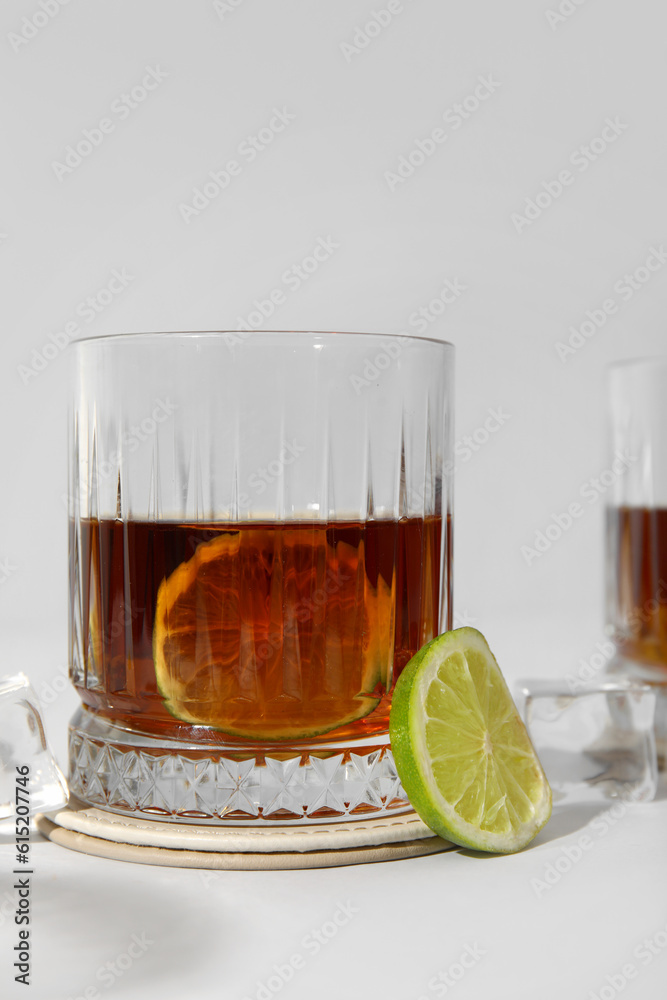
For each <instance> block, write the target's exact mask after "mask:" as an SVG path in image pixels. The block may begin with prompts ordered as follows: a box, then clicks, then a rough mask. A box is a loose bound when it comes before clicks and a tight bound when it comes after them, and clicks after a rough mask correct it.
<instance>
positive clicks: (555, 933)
mask: <svg viewBox="0 0 667 1000" xmlns="http://www.w3.org/2000/svg"><path fill="white" fill-rule="evenodd" d="M486 631H487V633H488V637H489V640H490V642H491V645H492V648H493V649H494V651H495V652H496V654H497V656H498V659H499V661H500V663H501V666H503V669H504V670H505V673H506V676H507V677H508V680H509V681H510V683H512V682H513V681H515V680H516V679H518V678H519V677H520V676H527V675H532V676H548V675H551V676H558V675H559V674H560V675H563V674H565V673H566V672H567V671H568V670H570V669H572V668H573V667H574V665H575V664H576V660H577V658H578V657H579V656H583V655H586V654H588V655H590V651H592V650H593V649H594V646H595V642H596V641H597V640H598V639H599V636H598V635H596V634H595V632H594V631H592V630H591V631H589V630H587V629H586V628H585V627H583V626H582V627H581V628H580V629H578V630H576V632H573V631H572V630H570V631H568V633H567V635H564V631H563V629H562V628H561V627H560V625H559V623H555V622H554V623H551V625H550V626H549V625H548V624H546V625H545V624H544V623H534V624H533V626H532V627H530V628H528V629H525V628H524V629H523V630H522V632H521V634H520V636H519V635H518V634H517V630H516V629H515V628H512V627H510V625H509V624H508V623H506V622H505V623H499V624H498V625H497V626H496V627H495V628H489V629H487V630H486ZM26 647H28V648H29V656H27V658H26ZM19 649H20V650H21V651H22V655H23V660H22V664H21V665H22V666H23V669H24V670H25V671H26V672H27V673H28V674H29V675H30V676H31V679H32V680H33V683H34V684H35V686H36V687H37V688H38V689H39V687H40V682H39V679H40V678H53V677H54V676H57V673H58V663H57V661H56V660H54V658H53V656H52V654H51V653H50V652H49V649H48V643H47V640H46V639H42V640H40V639H38V638H33V639H32V640H30V642H26V641H25V639H23V640H19V639H18V638H16V639H11V638H8V637H6V636H5V637H3V643H2V652H3V657H4V662H5V665H6V664H7V657H10V658H13V657H14V656H15V654H16V653H17V651H18V650H19ZM545 651H546V652H545ZM46 664H48V666H47V665H46ZM75 706H76V697H75V695H74V694H73V692H71V691H69V690H67V691H63V692H61V693H59V694H58V697H57V698H56V699H55V701H54V702H52V704H51V705H49V706H47V707H46V709H45V714H46V719H47V726H48V729H49V733H50V736H51V740H52V744H53V746H54V748H55V750H56V753H57V756H58V757H59V759H60V760H61V761H62V760H63V759H64V748H65V726H66V721H67V718H68V717H69V716H70V715H71V713H72V711H73V709H74V707H75ZM608 808H609V806H606V807H605V806H603V807H602V808H601V807H600V806H599V805H592V806H579V807H569V808H565V807H563V808H562V809H560V810H555V812H554V816H553V818H552V820H551V821H550V823H549V824H548V826H547V828H546V829H545V830H544V831H543V832H542V833H541V834H540V835H539V837H538V838H537V840H536V841H535V842H534V844H533V845H532V846H531V847H530V848H528V849H527V850H526V851H524V852H523V853H521V854H519V855H514V856H509V857H492V856H482V855H470V854H466V853H464V852H458V851H457V852H449V853H446V854H442V855H436V856H432V857H426V858H419V859H414V860H410V861H398V862H392V863H388V864H378V865H357V866H351V867H346V868H334V869H321V870H309V871H292V872H280V871H276V872H261V873H260V872H217V873H213V872H205V871H191V870H182V869H176V868H159V867H152V866H148V865H135V864H123V863H120V862H115V861H105V860H103V859H99V858H95V857H89V856H86V855H82V854H76V853H74V852H71V851H68V850H66V849H64V848H61V847H58V846H56V845H54V844H52V843H50V842H48V841H46V840H44V839H43V838H41V837H37V838H36V839H35V842H34V843H33V845H32V855H31V860H32V867H33V869H34V875H33V876H32V915H33V922H32V924H31V930H32V935H31V947H32V951H33V960H32V985H31V986H30V988H29V990H26V989H25V987H24V986H22V985H20V984H15V983H14V981H13V972H12V969H11V963H12V961H13V960H14V959H13V957H12V948H13V946H14V944H16V943H17V936H16V932H17V930H18V928H17V927H16V926H15V924H14V922H13V909H12V904H15V895H14V891H13V890H12V888H11V887H12V878H13V877H12V874H11V872H12V869H13V868H14V854H15V850H14V847H13V838H12V837H11V836H9V835H0V900H1V902H0V984H1V985H0V996H1V997H2V998H3V1000H4V998H7V1000H11V998H14V997H30V998H32V1000H67V998H70V997H71V998H76V997H84V996H86V995H87V996H88V997H91V996H95V997H101V998H106V997H109V998H119V1000H120V998H127V1000H130V998H132V1000H134V998H146V1000H152V998H155V1000H158V998H159V1000H172V998H174V1000H175V998H182V997H197V998H202V1000H209V998H210V1000H214V998H216V1000H217V998H223V1000H227V998H230V1000H232V998H238V1000H243V998H253V1000H254V998H256V997H258V995H259V998H260V1000H262V998H263V1000H267V998H268V997H273V996H280V997H284V998H286V1000H301V998H303V1000H338V998H346V1000H362V998H364V1000H365V998H369V997H381V998H382V1000H419V998H421V997H424V998H427V1000H433V998H436V997H442V996H447V997H449V996H454V997H456V998H457V1000H465V998H482V997H483V998H487V997H488V998H492V1000H505V998H508V1000H509V998H512V1000H522V998H526V1000H528V998H530V1000H533V998H535V1000H538V998H539V1000H552V998H553V1000H561V998H568V1000H569V998H575V997H582V998H586V1000H591V998H592V997H593V996H596V997H599V998H600V1000H611V998H612V997H614V996H617V995H619V994H622V995H623V997H624V998H628V1000H632V998H641V1000H663V998H664V997H665V996H666V995H667V795H666V794H665V790H664V788H663V789H661V792H660V795H659V798H658V800H657V801H655V802H653V803H648V804H641V805H632V806H629V807H626V808H625V810H623V809H622V808H621V807H620V806H618V805H617V806H616V807H615V811H617V812H622V813H623V814H622V815H620V816H619V817H618V818H617V819H614V817H613V816H610V815H608V814H607V816H606V818H605V810H606V809H608ZM582 836H587V837H588V838H589V840H586V841H585V843H586V844H587V845H588V846H587V849H586V850H584V851H581V857H580V858H578V859H577V860H574V861H572V860H570V861H568V852H569V856H570V859H572V858H576V856H577V851H576V848H577V845H578V843H580V839H581V838H582ZM549 866H554V867H553V868H550V867H549ZM558 868H560V869H561V870H562V873H561V874H560V875H559V877H558V880H556V877H555V875H554V872H555V871H557V869H558ZM547 871H550V872H551V875H550V878H551V880H552V882H553V884H552V885H551V886H550V887H549V888H548V889H544V888H541V886H540V883H545V881H546V880H545V874H546V872H547ZM534 880H539V881H534ZM7 893H8V894H9V895H7ZM341 905H342V906H344V907H345V908H347V912H348V914H349V916H348V917H347V919H346V922H343V921H344V919H345V918H344V917H343V913H344V912H345V910H341V909H339V908H340V907H341ZM337 914H338V918H339V921H340V923H341V925H342V926H339V927H338V929H337V931H336V933H335V934H334V935H333V936H331V937H330V938H329V939H327V938H326V937H324V938H322V940H323V941H325V943H324V944H323V945H320V946H319V949H318V950H317V952H316V946H315V944H314V943H313V941H314V937H313V932H314V931H319V930H320V928H323V927H324V928H325V933H326V930H328V931H329V932H330V933H331V928H332V927H333V926H335V925H334V924H333V923H332V921H333V918H334V917H335V916H336V915H337ZM133 935H136V937H137V938H139V939H140V940H143V941H144V942H145V946H144V949H143V950H142V951H140V949H139V948H138V947H135V948H133V951H134V952H135V954H137V955H138V956H139V957H136V958H134V959H133V960H132V962H131V964H129V967H128V968H126V969H125V971H123V970H122V968H121V967H122V966H127V965H128V960H126V959H125V958H124V957H123V956H124V955H126V954H127V951H128V947H129V946H130V944H131V943H132V938H133ZM644 941H649V942H652V947H653V950H654V951H655V954H653V953H652V951H651V946H650V945H649V946H647V945H644V944H643V942H644ZM464 953H465V954H466V955H467V956H468V957H467V958H466V963H467V964H468V966H469V968H467V969H464V967H463V965H461V964H460V961H459V960H460V958H461V956H462V955H463V954H464ZM294 955H300V956H301V959H302V962H301V963H300V964H301V965H302V967H301V968H298V969H297V971H296V972H294V974H293V976H292V977H291V978H290V980H289V982H287V983H286V984H285V985H283V986H282V987H281V988H280V989H279V990H278V989H277V985H278V981H277V980H275V979H274V980H273V981H272V987H273V989H272V990H271V992H267V991H266V988H265V989H264V991H262V990H261V989H260V984H266V983H267V981H268V980H269V979H270V977H272V976H275V975H276V970H275V968H274V966H278V967H283V966H285V964H286V963H289V961H290V959H291V957H292V956H294ZM473 956H476V957H474V958H473ZM119 957H120V967H119V966H115V969H116V970H117V972H120V973H122V974H121V975H120V976H115V975H114V972H113V970H112V968H109V965H108V964H107V963H111V965H112V967H113V966H114V963H115V962H116V961H117V960H118V959H119ZM296 964H299V962H298V961H297V963H296ZM628 964H630V965H631V967H632V968H631V969H628V968H627V966H628ZM624 966H625V967H626V969H625V974H624V972H623V967H624ZM450 970H451V971H450ZM440 972H442V973H444V974H445V975H446V976H448V982H449V985H447V980H443V981H440V982H437V981H436V980H434V978H433V977H437V976H438V974H439V973H440ZM461 972H462V976H461V978H459V979H458V980H457V979H456V977H457V976H459V975H460V974H461ZM627 973H629V975H627ZM429 981H431V983H430V985H429ZM93 988H95V989H96V990H97V992H96V993H94V992H92V990H93ZM87 989H88V991H89V992H88V994H86V992H85V991H86V990H87Z"/></svg>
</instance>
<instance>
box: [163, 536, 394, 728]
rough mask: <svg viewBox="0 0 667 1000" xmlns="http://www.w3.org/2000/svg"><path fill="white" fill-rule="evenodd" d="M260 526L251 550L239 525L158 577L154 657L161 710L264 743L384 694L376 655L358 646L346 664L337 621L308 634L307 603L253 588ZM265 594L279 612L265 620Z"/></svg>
mask: <svg viewBox="0 0 667 1000" xmlns="http://www.w3.org/2000/svg"><path fill="white" fill-rule="evenodd" d="M253 530H255V529H253ZM259 531H260V529H256V530H255V534H254V537H253V539H252V540H251V541H249V542H248V543H247V544H248V549H249V551H250V550H252V551H251V554H250V556H248V553H247V552H246V553H245V555H244V552H243V551H242V545H243V543H244V541H245V539H244V540H243V541H242V538H241V535H242V532H239V531H238V530H232V531H229V532H223V533H222V534H220V535H218V536H217V537H216V538H214V539H212V540H211V541H208V542H204V543H202V544H200V545H199V546H198V547H197V549H196V550H195V553H194V555H193V556H192V557H191V558H190V559H189V560H187V561H186V562H183V563H181V564H180V565H179V566H177V568H176V569H175V570H174V571H173V573H171V574H170V575H169V576H168V577H166V578H165V579H164V580H163V581H162V583H161V584H160V587H159V590H158V594H157V601H156V609H155V619H154V625H153V661H154V664H155V676H156V680H157V686H158V690H159V692H160V694H161V695H162V698H163V701H164V705H165V707H166V709H167V711H168V712H169V713H170V714H171V715H173V716H174V717H175V718H177V719H180V720H181V721H182V722H187V723H190V724H191V725H200V726H208V727H210V728H212V729H217V730H220V731H221V732H224V733H228V734H229V735H233V736H240V737H243V738H247V739H261V740H264V741H269V740H288V739H289V740H302V739H307V738H309V737H313V736H318V735H321V734H322V733H326V732H330V731H331V730H332V729H338V728H339V727H342V726H346V725H348V724H349V723H350V722H354V721H355V720H357V719H361V718H363V717H364V716H367V715H369V714H370V712H372V711H373V709H374V708H375V707H376V706H377V705H378V703H379V701H380V698H381V696H382V693H383V692H382V690H381V689H380V688H381V685H379V684H378V679H379V676H380V668H379V665H378V661H377V657H376V656H375V655H372V654H371V655H369V653H368V651H367V650H362V649H361V648H360V649H359V650H358V656H357V658H356V663H350V662H349V658H346V657H345V656H344V655H342V652H343V651H344V648H345V647H344V646H343V645H342V640H341V636H340V629H342V628H344V627H345V623H344V622H342V623H340V624H339V623H336V622H333V623H329V629H328V632H327V630H326V627H325V626H326V622H325V623H324V625H321V626H318V628H320V631H319V632H318V633H317V635H316V636H315V639H313V633H314V632H315V631H316V629H315V627H314V626H313V623H312V620H308V616H309V615H311V616H312V614H314V612H313V611H312V607H311V608H310V609H309V607H308V605H307V602H305V601H302V602H301V604H299V602H298V601H296V602H292V600H291V598H287V597H286V591H285V590H284V589H283V590H282V591H278V592H277V594H275V595H269V597H267V596H266V595H265V594H264V593H262V594H260V593H259V588H260V583H261V581H259V580H254V578H252V570H251V569H249V568H248V567H249V566H250V565H251V564H252V559H253V558H254V560H255V565H256V562H257V548H256V546H257V544H258V537H259ZM250 534H252V532H250ZM253 546H254V548H253ZM242 566H245V570H243V569H241V567H242ZM243 572H245V573H246V575H247V578H243V577H242V576H240V574H242V573H243ZM248 574H249V575H248ZM242 589H243V590H244V593H246V592H247V594H250V599H251V600H252V601H256V608H257V615H256V617H255V618H254V619H245V618H244V617H243V616H242V614H241V611H240V604H241V602H240V598H239V595H240V591H241V590H242ZM274 598H275V599H274ZM272 601H273V604H274V605H276V606H277V611H276V614H275V619H274V626H273V627H269V625H268V624H267V614H269V612H268V611H267V603H268V604H271V602H272ZM311 603H312V602H311ZM304 618H305V619H307V621H306V625H304V624H303V621H302V619H304ZM258 621H259V622H263V625H262V627H261V628H260V627H259V626H258V625H257V622H258ZM309 629H310V632H309V634H308V636H306V637H305V638H304V630H305V631H306V632H308V630H309ZM307 643H310V645H309V646H308V652H307V653H305V652H304V648H305V647H306V645H307ZM355 671H356V673H355ZM327 685H328V686H327Z"/></svg>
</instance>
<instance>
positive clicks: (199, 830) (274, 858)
mask: <svg viewBox="0 0 667 1000" xmlns="http://www.w3.org/2000/svg"><path fill="white" fill-rule="evenodd" d="M37 827H38V829H39V831H40V832H41V833H42V834H43V835H44V836H45V837H47V838H48V839H49V840H52V841H53V842H54V843H55V844H60V845H61V846H62V847H67V848H68V849H69V850H73V851H81V852H82V853H84V854H92V855H95V856H96V857H101V858H110V859H112V860H115V861H130V862H135V863H138V864H148V865H170V866H173V867H177V868H211V869H221V870H222V869H227V870H236V871H253V870H257V871H260V870H267V869H295V868H332V867H336V866H340V865H358V864H368V863H370V862H375V861H393V860H400V859H403V858H416V857H422V856H424V855H427V854H436V853H438V852H441V851H449V850H454V845H453V844H450V843H449V842H448V841H446V840H442V839H441V838H440V837H436V836H435V835H434V834H433V833H432V832H431V830H429V828H428V827H427V826H425V825H424V823H422V821H421V820H420V819H419V817H418V816H417V814H416V813H414V812H408V813H405V814H403V815H401V816H392V817H383V818H381V819H366V820H357V821H352V822H346V823H327V824H318V825H312V826H299V827H297V828H294V827H291V828H290V827H289V826H271V827H269V828H261V827H259V828H255V827H238V826H236V827H229V828H224V827H223V828H221V827H219V826H215V827H213V826H203V825H202V826H198V825H194V824H179V823H171V822H168V823H165V822H156V821H153V820H148V819H137V818H135V817H133V816H118V815H116V814H114V813H105V812H103V811H102V810H101V809H95V808H94V807H91V806H86V805H84V804H83V803H81V802H78V801H77V800H76V799H71V800H70V804H69V805H68V806H66V807H65V808H64V809H61V810H60V811H58V812H57V813H55V814H54V815H52V816H51V817H48V816H45V815H40V816H38V817H37Z"/></svg>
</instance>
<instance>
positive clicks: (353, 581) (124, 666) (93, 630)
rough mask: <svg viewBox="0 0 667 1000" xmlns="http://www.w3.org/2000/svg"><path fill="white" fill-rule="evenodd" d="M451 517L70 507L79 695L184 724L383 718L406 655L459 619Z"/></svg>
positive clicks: (365, 723)
mask: <svg viewBox="0 0 667 1000" xmlns="http://www.w3.org/2000/svg"><path fill="white" fill-rule="evenodd" d="M450 531H451V528H450V522H449V520H448V521H447V522H446V523H445V524H444V525H443V521H442V519H441V518H440V517H426V518H417V517H410V518H402V519H400V520H382V519H378V520H371V521H367V522H360V521H330V522H328V523H319V522H306V521H300V522H298V521H294V522H266V523H259V522H250V523H248V522H245V523H239V524H228V523H226V524H225V525H224V526H222V525H221V524H220V523H218V524H203V523H196V524H182V523H176V522H168V521H163V522H148V521H132V520H130V521H120V520H118V521H116V520H113V519H108V520H105V519H103V520H82V521H80V522H79V524H78V527H77V525H76V523H75V522H72V523H71V526H70V559H71V561H72V564H73V565H72V566H71V572H70V579H71V581H72V595H71V598H72V601H71V607H72V609H73V614H72V622H71V639H72V651H71V653H72V662H73V673H74V677H75V682H76V679H77V678H78V684H77V686H78V688H79V692H80V695H81V698H82V700H83V701H84V703H85V704H87V705H88V706H89V707H91V708H92V709H94V710H96V711H98V712H100V713H101V714H103V715H104V716H106V717H107V718H109V719H111V720H112V721H115V722H117V723H120V724H121V725H123V724H126V725H128V726H131V727H132V728H133V729H135V730H142V731H144V732H146V733H149V734H156V735H167V736H169V735H171V736H175V737H180V738H184V737H185V738H189V737H193V738H206V739H214V740H218V741H221V742H230V741H231V742H234V741H241V742H247V741H252V742H256V741H260V740H261V741H262V742H263V743H266V742H272V741H276V742H280V741H286V740H289V741H290V742H294V741H297V742H298V741H300V740H307V741H308V742H313V741H314V742H320V743H321V742H326V741H327V740H331V739H340V738H345V739H348V738H350V739H352V738H356V737H359V736H365V735H373V734H375V733H380V732H386V729H387V725H388V715H389V708H390V703H391V691H392V688H393V685H394V683H395V681H396V679H397V677H398V675H399V674H400V672H401V670H402V669H403V667H404V666H405V664H406V663H407V662H408V660H409V659H410V658H411V657H412V656H413V655H414V653H416V652H417V650H418V649H419V648H420V647H421V646H422V645H423V644H424V643H425V642H427V641H428V640H429V639H432V638H433V637H434V636H435V635H437V634H438V632H439V631H440V630H441V629H442V630H444V629H446V628H448V627H450V623H449V622H447V621H444V620H443V621H442V622H441V620H440V615H441V605H442V604H443V594H442V593H441V589H440V578H441V564H442V560H443V558H446V559H447V563H449V559H450V553H451V537H450ZM443 553H444V555H443ZM444 570H445V572H444V574H443V580H444V584H443V586H444V588H445V590H446V591H448V590H449V587H450V579H451V576H450V567H449V564H447V565H446V566H445V567H444ZM444 606H446V607H447V608H451V600H448V601H446V602H444ZM190 727H205V728H204V729H203V730H202V729H201V728H197V729H195V730H192V729H190Z"/></svg>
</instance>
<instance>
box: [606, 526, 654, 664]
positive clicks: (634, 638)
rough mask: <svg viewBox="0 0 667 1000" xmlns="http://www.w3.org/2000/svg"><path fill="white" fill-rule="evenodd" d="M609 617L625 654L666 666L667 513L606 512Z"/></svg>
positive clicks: (619, 648)
mask: <svg viewBox="0 0 667 1000" xmlns="http://www.w3.org/2000/svg"><path fill="white" fill-rule="evenodd" d="M607 558H608V560H609V564H608V568H607V588H608V593H607V600H608V618H609V621H610V622H611V624H612V625H613V627H614V641H615V642H616V645H617V647H618V650H619V652H620V654H621V655H622V656H623V657H625V658H626V659H628V660H632V661H635V662H637V663H640V664H644V665H646V666H649V667H650V666H655V667H658V666H663V667H667V509H665V508H661V507H658V508H655V507H653V508H650V507H609V508H608V509H607Z"/></svg>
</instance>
